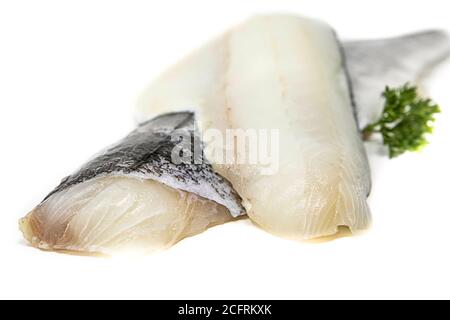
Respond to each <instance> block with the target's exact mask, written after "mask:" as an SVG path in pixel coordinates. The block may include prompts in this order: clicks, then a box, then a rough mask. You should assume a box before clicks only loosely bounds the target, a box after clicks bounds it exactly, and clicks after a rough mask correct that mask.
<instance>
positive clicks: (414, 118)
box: [362, 84, 440, 158]
mask: <svg viewBox="0 0 450 320" xmlns="http://www.w3.org/2000/svg"><path fill="white" fill-rule="evenodd" d="M382 96H383V97H384V99H385V104H384V109H383V113H382V115H381V117H380V119H379V120H377V121H375V122H374V123H371V124H369V125H367V126H366V127H365V128H364V129H363V131H362V133H363V137H364V140H368V139H369V138H370V136H371V135H372V134H374V133H380V134H381V135H382V137H383V143H384V144H385V145H386V146H387V147H388V149H389V157H390V158H394V157H397V156H399V155H401V154H403V153H404V152H406V151H417V150H419V149H421V148H422V147H424V146H425V145H427V144H428V140H427V137H426V136H427V134H430V133H432V132H433V123H434V121H435V117H434V116H435V114H436V113H439V112H440V108H439V106H438V105H437V104H435V103H434V102H432V101H431V100H430V99H424V98H421V97H420V96H419V95H418V93H417V88H416V87H414V86H410V85H409V84H405V85H404V86H402V87H400V88H394V89H392V88H389V87H386V89H385V91H384V92H383V94H382Z"/></svg>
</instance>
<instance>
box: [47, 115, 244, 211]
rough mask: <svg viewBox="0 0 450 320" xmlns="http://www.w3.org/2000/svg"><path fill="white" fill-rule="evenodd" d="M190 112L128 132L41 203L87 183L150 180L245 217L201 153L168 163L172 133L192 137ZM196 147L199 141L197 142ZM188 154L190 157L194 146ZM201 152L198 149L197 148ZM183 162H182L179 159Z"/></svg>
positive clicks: (236, 198) (227, 186)
mask: <svg viewBox="0 0 450 320" xmlns="http://www.w3.org/2000/svg"><path fill="white" fill-rule="evenodd" d="M194 121H195V120H194V114H193V113H191V112H178V113H169V114H164V115H160V116H158V117H156V118H154V119H151V120H149V121H147V122H145V123H142V124H140V125H139V127H138V128H137V129H136V130H134V131H133V132H131V133H130V134H129V135H128V136H127V137H125V138H124V139H123V140H121V141H120V142H119V143H117V144H116V145H113V146H111V147H110V148H108V149H107V150H106V151H104V152H102V153H101V154H100V155H97V156H96V157H94V158H93V159H91V160H90V161H89V162H87V163H86V164H85V165H83V166H82V167H81V168H80V169H79V170H78V171H77V172H75V173H74V174H72V175H70V176H68V177H66V178H64V179H63V181H62V182H61V183H60V185H59V186H57V187H56V188H55V190H53V191H52V192H51V193H50V194H49V195H48V196H47V197H46V198H45V199H44V201H45V200H47V199H49V198H50V197H51V196H52V195H54V194H55V193H58V192H61V191H63V190H65V189H67V188H70V187H72V186H74V185H76V184H80V183H83V182H86V181H88V180H91V179H94V178H99V177H104V176H107V175H112V176H129V177H135V178H141V179H152V180H155V181H158V182H161V183H164V184H166V185H168V186H169V187H172V188H175V189H180V190H183V191H187V192H191V193H194V194H196V195H198V196H201V197H203V198H205V199H209V200H212V201H215V202H217V203H218V204H221V205H224V206H225V207H227V208H228V210H229V211H230V213H231V214H232V215H233V216H234V217H237V216H239V215H242V214H244V213H245V210H244V208H243V207H242V205H241V198H240V197H239V195H238V194H237V193H236V191H235V190H234V189H233V188H232V186H231V184H230V183H229V182H228V181H226V180H225V179H224V178H223V177H221V176H220V175H219V174H217V173H216V172H214V170H213V169H212V167H211V165H210V164H209V162H208V161H207V160H206V159H204V156H203V153H201V154H199V155H196V156H197V157H198V158H199V159H195V160H197V161H195V162H194V159H186V160H191V161H183V162H182V163H180V164H174V163H173V162H172V159H171V156H172V150H173V149H174V148H175V147H176V145H177V144H178V143H179V142H177V141H172V136H171V134H172V133H174V132H175V131H176V132H177V133H178V134H184V135H185V136H187V137H194V135H195V122H194ZM196 141H198V143H200V140H199V139H197V140H196ZM191 147H192V150H188V151H189V152H192V154H194V150H193V149H194V146H191ZM198 149H199V150H202V148H201V146H199V148H198ZM182 160H183V159H182Z"/></svg>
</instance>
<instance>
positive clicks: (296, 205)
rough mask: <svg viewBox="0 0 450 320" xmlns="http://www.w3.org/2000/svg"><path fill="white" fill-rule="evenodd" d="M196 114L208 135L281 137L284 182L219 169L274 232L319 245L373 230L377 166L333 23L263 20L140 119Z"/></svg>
mask: <svg viewBox="0 0 450 320" xmlns="http://www.w3.org/2000/svg"><path fill="white" fill-rule="evenodd" d="M186 108H190V109H189V110H192V111H194V112H195V114H196V119H197V121H198V124H199V126H200V128H201V131H207V130H209V129H219V130H221V131H222V132H223V135H224V136H225V135H226V132H225V131H226V130H227V129H244V130H247V129H269V130H271V129H275V130H279V137H280V138H279V144H280V145H279V159H278V161H279V170H278V172H276V174H273V175H261V174H260V172H261V171H262V170H263V169H264V168H261V167H259V166H258V165H239V164H238V163H237V162H234V163H231V164H225V165H223V164H220V163H219V164H217V163H212V165H213V168H214V169H215V170H216V171H217V172H218V173H219V174H220V175H222V176H223V177H225V178H226V179H228V180H229V181H230V182H231V184H232V185H233V187H234V188H235V190H236V191H237V193H238V194H239V195H240V196H241V197H242V199H243V205H244V207H245V209H246V212H247V214H248V216H249V217H250V219H252V221H254V222H255V223H256V224H258V225H259V226H260V227H262V228H263V229H264V230H267V231H269V232H271V233H274V234H277V235H281V236H283V237H287V238H293V239H311V238H317V237H323V236H329V235H332V234H335V233H336V232H338V229H339V227H340V226H346V227H348V228H349V229H350V230H351V231H352V232H357V231H360V230H364V229H366V228H367V227H368V226H369V223H370V211H369V207H368V205H367V201H366V199H367V196H368V194H369V191H370V171H369V165H368V162H367V158H366V154H365V151H364V148H363V144H362V141H361V138H360V134H359V131H358V128H357V124H356V120H355V117H354V109H353V106H352V101H351V93H350V87H349V85H348V79H347V77H346V71H345V68H344V58H343V55H342V50H341V47H340V44H339V42H338V40H337V38H336V35H335V33H334V31H333V29H331V28H330V27H329V26H328V25H326V24H324V23H321V22H318V21H315V20H310V19H306V18H301V17H296V16H285V15H276V16H258V17H255V18H253V19H251V20H249V21H247V22H246V23H244V24H242V25H240V26H237V27H236V28H234V29H232V30H231V31H230V32H228V33H227V34H225V35H224V36H223V37H221V38H219V39H217V40H216V41H214V42H212V43H210V44H209V45H208V46H206V47H204V48H202V49H201V50H200V51H198V52H197V53H196V54H194V55H191V56H190V57H188V58H187V59H185V60H184V61H182V62H181V63H179V64H178V65H176V66H175V67H174V68H173V69H171V70H169V71H168V72H166V73H164V74H163V75H162V76H161V77H160V78H158V79H157V80H156V81H155V82H154V83H153V84H152V85H151V86H150V88H148V90H147V92H146V93H145V94H144V96H143V98H142V100H141V101H140V104H139V113H140V114H141V118H142V117H144V118H146V117H153V116H155V115H158V114H161V113H165V112H174V111H184V110H186ZM214 152H215V151H214ZM224 152H226V151H224Z"/></svg>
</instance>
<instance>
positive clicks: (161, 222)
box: [20, 177, 233, 255]
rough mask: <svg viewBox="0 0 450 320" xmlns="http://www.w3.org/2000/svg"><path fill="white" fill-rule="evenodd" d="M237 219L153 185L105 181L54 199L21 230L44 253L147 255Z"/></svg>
mask: <svg viewBox="0 0 450 320" xmlns="http://www.w3.org/2000/svg"><path fill="white" fill-rule="evenodd" d="M232 219H233V218H232V216H231V215H230V214H229V212H228V210H227V209H226V208H225V207H223V206H221V205H219V204H217V203H215V202H213V201H210V200H206V199H203V198H201V197H198V196H196V195H193V194H191V193H188V192H184V191H179V190H175V189H172V188H170V187H167V186H165V185H163V184H161V183H159V182H156V181H153V180H140V179H134V178H127V177H104V178H98V179H94V180H91V181H89V182H85V183H82V184H78V185H76V186H74V187H72V188H70V189H68V190H65V191H62V192H59V193H57V194H55V195H54V196H53V197H52V199H51V201H46V202H44V203H42V204H41V205H39V206H38V207H37V208H36V209H34V210H33V211H32V213H30V215H28V216H27V217H26V218H24V219H22V220H21V222H20V228H21V230H22V232H23V233H24V236H25V238H26V239H27V240H28V241H29V242H30V243H31V244H32V245H33V246H36V247H38V248H40V249H45V250H62V251H69V252H73V253H86V254H103V255H115V254H121V253H127V254H128V253H130V252H131V253H135V254H142V253H149V252H153V251H157V250H161V249H164V248H167V247H170V246H171V245H173V244H175V243H177V242H178V241H179V240H181V239H183V238H185V237H189V236H192V235H195V234H197V233H200V232H202V231H204V230H205V229H207V228H209V227H212V226H214V225H217V224H222V223H225V222H227V221H231V220H232Z"/></svg>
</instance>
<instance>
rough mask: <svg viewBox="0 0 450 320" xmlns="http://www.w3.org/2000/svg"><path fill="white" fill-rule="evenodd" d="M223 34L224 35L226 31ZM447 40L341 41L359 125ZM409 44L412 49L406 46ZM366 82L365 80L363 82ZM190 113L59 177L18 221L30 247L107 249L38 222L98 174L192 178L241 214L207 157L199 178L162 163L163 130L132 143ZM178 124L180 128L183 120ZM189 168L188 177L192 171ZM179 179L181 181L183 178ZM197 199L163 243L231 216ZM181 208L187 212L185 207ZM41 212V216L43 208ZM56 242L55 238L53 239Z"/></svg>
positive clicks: (421, 36) (426, 36) (434, 36)
mask: <svg viewBox="0 0 450 320" xmlns="http://www.w3.org/2000/svg"><path fill="white" fill-rule="evenodd" d="M227 36H229V34H228V35H227ZM449 43H450V42H449V39H448V36H447V35H445V33H443V32H440V31H431V32H423V33H417V34H412V35H408V36H403V37H397V38H391V39H382V40H366V41H350V42H343V43H342V48H343V54H344V55H345V57H346V59H345V61H344V59H343V63H344V64H345V66H346V68H347V73H348V76H349V78H350V80H351V81H350V83H349V88H351V87H353V90H351V91H352V92H353V96H354V100H355V101H354V102H355V108H356V115H357V118H358V122H359V127H360V128H362V127H363V126H364V125H365V123H367V122H368V121H370V119H373V118H374V117H376V115H377V114H379V112H381V110H380V108H381V107H380V105H381V98H380V92H381V91H382V88H384V86H385V85H386V84H389V85H391V86H395V85H401V84H403V83H404V82H407V81H410V82H411V80H412V79H414V80H416V79H417V78H418V77H419V75H423V74H424V73H425V72H427V71H428V70H430V69H431V67H433V66H434V65H435V64H436V63H437V62H439V61H440V60H442V59H443V58H445V57H446V56H448V55H449V53H450V49H449V48H450V45H449ZM215 45H216V48H218V47H217V46H219V47H220V43H218V42H216V43H215ZM411 48H413V49H414V50H411ZM379 57H382V58H383V59H382V61H379ZM405 57H406V58H407V59H406V60H407V61H408V63H406V64H405V63H403V62H402V60H404V58H405ZM377 58H378V59H377ZM413 82H415V81H413ZM369 83H370V84H371V85H367V84H369ZM365 97H366V98H365ZM197 102H198V100H196V99H191V100H190V101H189V100H188V103H189V104H190V107H189V108H183V109H182V110H186V109H188V110H195V109H196V107H195V104H196V103H197ZM191 116H192V113H190V112H178V113H171V114H165V115H160V116H157V117H156V118H155V119H152V120H147V122H144V123H142V124H141V126H140V129H137V130H136V131H135V132H134V133H132V134H130V136H128V137H127V138H125V139H124V140H123V141H121V142H120V143H118V144H117V145H115V146H113V147H110V148H109V149H107V151H106V152H105V153H102V154H101V155H100V156H96V157H95V158H94V159H93V160H91V161H89V162H88V163H87V164H86V165H84V166H83V167H82V168H81V169H80V170H79V171H78V172H76V173H75V174H73V175H71V176H69V177H67V178H65V179H64V180H63V181H62V183H61V184H60V185H59V186H58V187H57V188H56V189H55V190H54V191H52V192H51V193H50V194H49V195H48V196H47V197H46V199H45V200H44V201H43V202H42V203H41V204H40V205H39V206H38V207H37V208H36V209H35V210H34V211H33V212H32V213H31V214H30V215H28V216H27V218H25V219H22V220H21V229H22V231H23V232H24V235H25V237H26V238H27V239H28V240H29V241H30V243H32V244H33V245H34V246H37V247H40V248H44V249H52V250H74V251H78V252H87V253H96V252H103V253H108V249H107V248H101V247H100V248H87V247H83V246H79V247H77V246H76V245H75V243H73V240H72V243H70V241H69V242H64V241H62V240H61V239H62V238H64V237H62V236H61V237H62V238H60V239H55V237H53V236H52V235H50V236H49V235H48V234H46V233H45V231H46V230H45V228H46V226H45V225H42V220H43V214H42V212H41V211H42V208H43V207H44V206H45V205H46V202H47V200H51V199H52V198H53V197H55V196H58V194H62V193H64V192H66V191H68V190H70V189H71V188H72V187H74V186H77V185H78V186H79V185H81V184H84V183H92V182H94V181H96V179H103V178H105V177H108V176H111V177H113V176H118V178H119V176H122V175H124V176H128V177H133V178H136V179H141V178H144V179H153V180H155V181H159V182H161V183H163V184H164V183H165V184H167V185H169V186H172V187H175V188H179V189H182V190H187V191H191V192H192V190H189V189H190V188H189V185H187V183H186V181H189V183H190V182H193V181H194V182H195V183H200V184H202V183H204V184H205V183H206V184H207V185H210V186H211V187H212V189H215V190H216V193H215V195H214V196H212V197H211V194H209V195H210V197H209V198H212V200H214V201H217V202H219V201H221V202H222V203H226V202H227V201H228V207H229V211H231V212H232V213H234V215H238V214H242V213H243V212H244V209H243V208H242V205H241V199H240V197H239V195H237V193H236V191H234V190H233V188H232V187H231V185H229V183H228V182H227V181H223V182H222V181H221V179H223V178H222V177H221V176H219V175H218V174H217V173H215V172H214V170H213V169H212V168H211V165H210V164H209V163H208V162H205V163H204V166H203V167H202V169H201V171H203V172H204V173H205V174H204V175H200V177H198V176H196V174H195V172H196V171H195V170H185V169H186V168H176V167H175V171H174V170H172V169H173V168H172V169H171V170H168V169H167V168H164V166H163V165H162V164H161V163H160V162H159V160H158V159H157V157H156V156H157V155H158V154H159V155H161V154H162V155H163V157H162V158H163V159H165V160H167V159H168V157H167V156H168V154H167V151H168V150H170V149H171V148H172V147H173V144H171V143H169V142H168V141H167V140H165V138H167V135H162V136H158V134H154V135H151V137H150V138H149V139H148V141H146V142H145V143H143V145H142V146H143V147H144V148H143V149H141V148H140V147H138V148H133V145H135V144H136V141H138V140H139V139H136V138H137V137H139V136H140V137H143V136H145V135H144V134H142V130H144V131H145V127H146V126H147V125H148V124H149V123H151V122H152V121H155V120H156V119H158V118H159V120H161V119H164V118H165V119H166V120H169V123H171V127H175V126H174V125H173V123H182V122H183V120H182V119H183V118H184V117H185V118H184V120H186V121H187V123H185V124H188V125H187V126H186V127H189V128H190V129H189V131H191V132H192V126H193V122H192V121H193V116H192V117H191ZM148 117H149V116H148V115H144V116H143V117H142V114H141V119H142V118H147V119H148ZM180 120H181V121H180ZM191 120H192V121H191ZM181 126H182V127H183V124H182V125H181ZM139 131H141V132H139ZM163 131H164V130H162V132H163ZM160 132H161V131H160ZM133 135H137V136H134V138H133ZM134 139H135V140H134ZM133 140H134V141H133ZM138 144H139V143H138ZM158 145H159V146H162V149H165V150H166V152H161V153H159V152H150V150H151V149H152V148H153V147H157V146H158ZM136 150H138V151H137V153H135V152H136ZM144 159H145V161H144ZM204 160H205V159H204ZM149 164H150V165H149ZM174 172H176V174H175V175H174V176H175V177H178V178H180V179H176V182H174V181H172V183H167V181H163V180H164V179H161V177H162V176H163V175H167V174H168V175H169V176H170V175H172V174H173V173H174ZM193 173H194V176H192V174H193ZM211 177H212V178H213V179H212V180H213V181H214V182H213V183H211V181H210V180H209V178H211ZM180 180H181V181H180ZM182 180H184V182H183V181H182ZM183 184H184V187H183ZM191 189H192V188H191ZM197 194H199V195H201V194H200V192H197ZM201 203H206V204H205V205H200V206H198V205H197V208H198V209H197V210H198V212H199V216H201V217H199V219H203V220H204V222H203V223H202V224H201V226H200V227H198V228H197V229H196V228H195V226H194V229H193V230H191V231H188V232H185V234H180V236H178V237H175V238H173V239H172V240H170V241H168V242H167V243H166V245H170V244H173V243H175V242H176V241H178V240H180V239H182V238H183V237H185V236H189V235H193V234H197V233H199V232H201V231H203V230H204V229H206V228H208V227H209V226H213V225H217V224H220V223H225V222H227V221H230V220H231V219H227V218H226V217H225V215H224V211H223V210H222V209H220V208H219V209H217V208H216V207H214V206H210V207H208V205H210V204H208V203H207V202H205V201H203V202H201ZM230 203H231V205H230ZM211 205H212V204H211ZM184 206H186V208H188V207H189V204H185V205H183V207H184ZM205 208H210V209H209V210H213V211H216V212H217V215H207V214H205V213H204V212H206V211H205ZM186 212H189V210H187V211H186ZM44 215H45V216H47V213H45V214H44ZM66 227H67V224H64V223H61V226H60V229H61V228H63V229H62V230H60V231H61V232H63V231H64V228H66ZM47 231H48V230H47ZM58 232H59V231H58ZM55 234H56V233H55ZM65 237H66V239H65V241H67V236H65ZM43 240H44V241H43ZM69 240H70V239H69ZM58 241H60V242H59V243H58ZM61 241H62V242H61ZM91 245H92V244H91Z"/></svg>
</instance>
